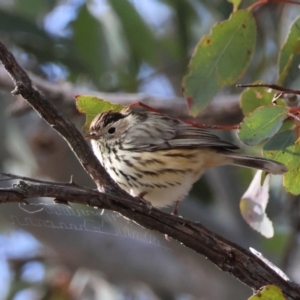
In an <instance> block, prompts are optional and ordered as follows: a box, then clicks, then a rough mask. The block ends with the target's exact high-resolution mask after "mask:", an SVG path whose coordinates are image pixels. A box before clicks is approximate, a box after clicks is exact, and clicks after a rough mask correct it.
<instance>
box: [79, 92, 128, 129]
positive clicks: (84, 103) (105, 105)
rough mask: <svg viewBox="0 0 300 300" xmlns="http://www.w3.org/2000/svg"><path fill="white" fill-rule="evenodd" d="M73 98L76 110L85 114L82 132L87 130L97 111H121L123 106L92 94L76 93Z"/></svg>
mask: <svg viewBox="0 0 300 300" xmlns="http://www.w3.org/2000/svg"><path fill="white" fill-rule="evenodd" d="M75 98H76V108H77V110H78V111H79V112H80V113H84V114H85V115H86V122H85V124H84V126H83V132H88V131H89V127H90V124H91V122H92V121H93V119H94V118H95V117H96V116H97V115H98V114H99V113H101V112H103V111H106V110H114V111H121V110H122V109H123V108H124V106H122V105H120V104H114V103H111V102H109V101H105V100H103V99H100V98H97V97H94V96H89V95H77V96H75Z"/></svg>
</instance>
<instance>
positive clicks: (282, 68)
mask: <svg viewBox="0 0 300 300" xmlns="http://www.w3.org/2000/svg"><path fill="white" fill-rule="evenodd" d="M298 54H300V17H299V18H298V19H296V21H295V22H294V23H293V25H292V27H291V29H290V32H289V35H288V37H287V39H286V41H285V43H284V45H283V47H282V49H281V51H280V54H279V61H278V68H279V70H278V72H279V76H278V79H277V84H283V83H284V80H285V79H286V76H287V74H288V72H289V70H290V68H291V65H292V62H293V60H294V58H295V56H296V55H298Z"/></svg>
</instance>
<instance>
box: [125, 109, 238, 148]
mask: <svg viewBox="0 0 300 300" xmlns="http://www.w3.org/2000/svg"><path fill="white" fill-rule="evenodd" d="M121 144H122V147H123V149H126V150H131V151H137V152H138V151H158V150H166V149H178V148H204V147H212V148H223V149H224V150H235V149H238V147H237V146H235V145H234V144H231V143H229V142H226V141H223V140H221V139H220V138H219V137H218V136H216V135H214V134H212V133H210V132H209V131H207V130H205V129H202V128H198V127H195V126H192V125H190V124H187V123H184V122H182V121H179V120H177V119H173V118H170V117H167V116H165V115H161V114H156V113H151V114H148V118H147V119H146V120H144V121H143V122H140V123H137V124H135V126H132V127H131V128H130V129H129V130H128V131H127V134H126V138H125V139H124V140H123V142H122V143H121Z"/></svg>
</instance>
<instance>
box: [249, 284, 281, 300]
mask: <svg viewBox="0 0 300 300" xmlns="http://www.w3.org/2000/svg"><path fill="white" fill-rule="evenodd" d="M248 300H286V297H284V295H283V293H282V291H281V289H280V288H279V287H278V286H276V285H273V284H270V285H266V286H264V287H262V288H261V289H260V290H259V291H258V292H257V293H256V294H255V295H253V296H252V297H250V298H249V299H248Z"/></svg>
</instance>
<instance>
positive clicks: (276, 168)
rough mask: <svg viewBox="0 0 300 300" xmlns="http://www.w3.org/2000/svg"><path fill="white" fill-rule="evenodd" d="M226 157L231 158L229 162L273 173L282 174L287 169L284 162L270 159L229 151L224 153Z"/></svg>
mask: <svg viewBox="0 0 300 300" xmlns="http://www.w3.org/2000/svg"><path fill="white" fill-rule="evenodd" d="M226 157H227V158H229V159H230V160H231V164H233V165H238V166H243V167H248V168H254V169H259V170H263V171H267V172H268V173H271V174H274V175H278V174H283V173H285V172H287V171H288V168H287V167H286V166H285V165H284V164H282V163H280V162H278V161H275V160H272V159H267V158H262V157H255V156H248V155H240V154H231V153H230V154H226Z"/></svg>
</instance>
